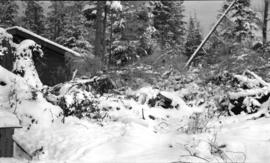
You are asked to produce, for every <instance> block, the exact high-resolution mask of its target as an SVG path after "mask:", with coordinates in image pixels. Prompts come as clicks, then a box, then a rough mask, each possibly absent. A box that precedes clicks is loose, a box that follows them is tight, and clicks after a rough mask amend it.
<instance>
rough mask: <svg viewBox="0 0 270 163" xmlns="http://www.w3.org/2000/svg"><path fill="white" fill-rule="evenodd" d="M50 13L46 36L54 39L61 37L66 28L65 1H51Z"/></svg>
mask: <svg viewBox="0 0 270 163" xmlns="http://www.w3.org/2000/svg"><path fill="white" fill-rule="evenodd" d="M49 9H50V11H49V13H48V16H47V27H46V28H47V31H48V33H46V36H47V37H48V38H50V39H52V40H55V39H56V38H57V37H59V36H60V35H61V34H62V33H63V32H62V30H63V29H64V17H65V15H66V12H65V2H64V1H51V5H50V6H49Z"/></svg>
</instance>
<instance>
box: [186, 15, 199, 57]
mask: <svg viewBox="0 0 270 163" xmlns="http://www.w3.org/2000/svg"><path fill="white" fill-rule="evenodd" d="M201 41H202V35H201V32H200V24H199V22H198V20H197V18H196V17H194V18H193V17H190V18H189V23H188V31H187V38H186V42H185V55H187V56H189V57H190V56H191V55H192V53H193V52H194V51H195V50H196V48H197V47H198V45H199V44H200V43H201Z"/></svg>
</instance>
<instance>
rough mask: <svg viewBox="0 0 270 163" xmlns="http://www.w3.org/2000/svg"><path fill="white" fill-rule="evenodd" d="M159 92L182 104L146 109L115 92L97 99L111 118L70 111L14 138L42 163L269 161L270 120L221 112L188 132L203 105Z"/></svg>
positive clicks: (24, 130)
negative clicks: (60, 119)
mask: <svg viewBox="0 0 270 163" xmlns="http://www.w3.org/2000/svg"><path fill="white" fill-rule="evenodd" d="M155 91H157V90H153V89H151V88H149V87H147V88H143V89H141V90H139V91H137V92H134V94H137V95H138V94H142V93H146V92H148V93H147V94H148V95H154V94H155ZM162 93H163V94H164V95H165V94H166V93H167V94H166V95H167V96H168V97H171V98H172V99H174V102H175V103H177V104H180V107H179V109H164V108H162V107H159V106H156V107H152V108H150V107H149V106H148V105H146V104H141V103H142V102H136V101H135V100H132V99H121V100H120V101H122V102H119V98H117V96H115V97H111V98H108V97H107V98H104V97H105V96H104V97H101V98H100V99H101V100H102V102H101V104H100V107H108V106H110V107H111V111H110V112H108V114H109V115H110V118H106V119H104V121H103V122H97V121H93V120H89V119H78V118H75V117H72V116H70V117H66V118H65V123H61V122H55V123H52V124H51V125H50V126H47V127H40V126H39V127H31V128H30V130H28V129H27V128H22V129H17V130H16V132H15V134H14V140H15V141H16V142H19V143H20V145H21V146H22V147H24V149H25V150H26V151H27V152H28V153H30V154H33V155H35V157H34V160H33V162H46V163H47V162H177V161H183V162H184V161H185V162H267V160H269V159H270V156H269V152H270V151H269V150H270V144H269V143H270V119H268V118H261V119H259V120H247V118H246V117H247V116H246V115H239V116H234V117H223V118H220V119H213V120H212V121H210V122H209V123H208V124H207V127H209V130H208V132H205V133H198V134H186V133H184V132H182V130H180V128H181V127H182V128H185V126H186V125H188V122H189V117H190V115H191V114H192V113H194V112H197V111H198V112H202V111H203V109H202V108H190V107H188V106H186V105H185V103H184V102H183V101H182V100H181V99H180V98H178V97H177V96H176V95H177V93H175V92H173V93H169V92H162ZM106 99H107V100H106ZM117 99H118V100H117ZM175 99H176V100H175ZM113 101H114V102H113ZM177 101H178V102H177ZM177 104H175V105H177ZM131 106H132V109H128V108H130V107H131ZM181 107H182V108H181ZM116 108H118V109H116ZM141 109H143V110H144V117H145V118H144V119H143V118H142V112H141ZM188 109H190V110H188ZM149 115H152V117H155V119H154V120H153V119H151V118H149ZM22 159H23V158H19V157H18V156H17V157H16V158H15V159H6V158H5V159H0V161H1V162H22Z"/></svg>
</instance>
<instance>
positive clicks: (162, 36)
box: [153, 1, 185, 50]
mask: <svg viewBox="0 0 270 163" xmlns="http://www.w3.org/2000/svg"><path fill="white" fill-rule="evenodd" d="M183 11H184V8H183V1H157V2H156V3H155V8H154V10H153V14H154V27H155V28H156V29H157V31H158V36H157V37H158V39H159V42H160V45H161V47H162V49H166V48H174V49H177V50H181V49H182V48H183V42H184V31H185V22H184V20H183V18H184V15H183Z"/></svg>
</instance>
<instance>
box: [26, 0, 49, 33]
mask: <svg viewBox="0 0 270 163" xmlns="http://www.w3.org/2000/svg"><path fill="white" fill-rule="evenodd" d="M23 22H24V27H26V28H27V29H30V30H32V31H33V32H35V33H37V34H40V35H43V34H44V30H45V15H44V10H43V7H42V6H41V5H40V4H39V2H37V1H26V9H25V16H24V17H23Z"/></svg>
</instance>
